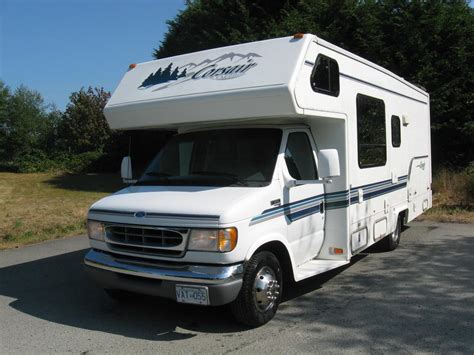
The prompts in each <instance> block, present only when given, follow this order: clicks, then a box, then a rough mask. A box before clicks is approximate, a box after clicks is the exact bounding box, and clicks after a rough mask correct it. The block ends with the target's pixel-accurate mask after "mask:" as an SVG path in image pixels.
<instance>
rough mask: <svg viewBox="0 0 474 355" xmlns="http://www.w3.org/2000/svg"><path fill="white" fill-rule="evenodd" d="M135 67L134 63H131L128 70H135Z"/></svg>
mask: <svg viewBox="0 0 474 355" xmlns="http://www.w3.org/2000/svg"><path fill="white" fill-rule="evenodd" d="M136 66H137V65H136V64H135V63H132V64H130V65H129V66H128V70H132V69H135V67H136Z"/></svg>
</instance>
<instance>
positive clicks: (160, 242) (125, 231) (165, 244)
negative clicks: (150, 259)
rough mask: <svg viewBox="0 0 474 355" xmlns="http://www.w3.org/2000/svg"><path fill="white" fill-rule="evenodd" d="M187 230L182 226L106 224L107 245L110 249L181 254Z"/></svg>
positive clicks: (165, 254)
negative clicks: (161, 226)
mask: <svg viewBox="0 0 474 355" xmlns="http://www.w3.org/2000/svg"><path fill="white" fill-rule="evenodd" d="M188 232H189V230H188V229H182V228H160V227H148V226H135V225H110V226H106V237H107V245H108V247H109V248H110V249H111V250H113V251H117V252H121V251H122V252H127V253H132V254H147V255H153V256H160V255H161V256H173V257H179V256H182V255H183V254H184V248H185V241H186V236H187V234H188Z"/></svg>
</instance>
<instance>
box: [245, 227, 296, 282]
mask: <svg viewBox="0 0 474 355" xmlns="http://www.w3.org/2000/svg"><path fill="white" fill-rule="evenodd" d="M270 242H281V243H282V244H283V245H284V247H285V249H286V251H287V252H288V255H289V256H290V262H291V267H292V269H293V274H294V272H295V270H296V264H295V261H294V259H293V254H292V253H291V249H290V244H288V241H287V240H286V238H285V237H284V236H283V235H281V234H278V233H271V234H267V235H265V236H264V237H261V238H259V239H258V240H257V241H255V243H254V244H252V246H251V247H250V248H249V250H248V251H247V255H246V256H245V261H248V260H250V258H251V257H252V255H253V254H254V253H255V251H256V250H257V249H258V248H260V247H261V246H262V245H264V244H267V243H270ZM293 276H295V275H293Z"/></svg>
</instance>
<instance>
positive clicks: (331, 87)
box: [311, 54, 339, 96]
mask: <svg viewBox="0 0 474 355" xmlns="http://www.w3.org/2000/svg"><path fill="white" fill-rule="evenodd" d="M311 87H312V88H313V90H314V91H316V92H319V93H322V94H326V95H331V96H339V66H338V65H337V62H336V61H335V60H334V59H331V58H329V57H326V56H324V55H321V54H320V55H318V58H317V59H316V65H315V66H314V69H313V73H312V74H311Z"/></svg>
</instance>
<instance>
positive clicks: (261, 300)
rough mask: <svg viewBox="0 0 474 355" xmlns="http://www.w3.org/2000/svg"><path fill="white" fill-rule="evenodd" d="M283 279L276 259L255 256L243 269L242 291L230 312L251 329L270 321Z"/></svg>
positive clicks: (260, 255)
mask: <svg viewBox="0 0 474 355" xmlns="http://www.w3.org/2000/svg"><path fill="white" fill-rule="evenodd" d="M282 288H283V277H282V271H281V267H280V263H279V261H278V259H277V257H276V256H275V255H274V254H273V253H270V252H268V251H263V252H259V253H257V254H255V255H254V256H252V258H251V259H250V260H249V262H248V263H247V265H246V267H245V272H244V276H243V283H242V288H241V290H240V293H239V295H238V296H237V299H236V300H235V301H234V302H232V303H231V310H232V313H233V315H234V317H235V319H236V320H237V321H238V322H239V323H243V324H245V325H249V326H252V327H258V326H261V325H263V324H265V323H267V322H269V321H270V320H271V319H272V318H273V317H274V316H275V313H276V311H277V309H278V305H279V303H280V301H281V295H282Z"/></svg>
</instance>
